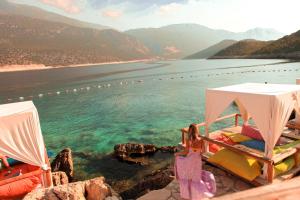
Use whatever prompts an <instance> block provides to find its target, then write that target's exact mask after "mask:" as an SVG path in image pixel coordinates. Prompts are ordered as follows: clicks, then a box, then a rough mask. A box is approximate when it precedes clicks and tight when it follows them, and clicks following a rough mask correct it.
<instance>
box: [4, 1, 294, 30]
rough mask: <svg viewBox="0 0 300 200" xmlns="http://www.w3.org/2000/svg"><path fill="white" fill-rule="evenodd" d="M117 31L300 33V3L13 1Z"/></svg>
mask: <svg viewBox="0 0 300 200" xmlns="http://www.w3.org/2000/svg"><path fill="white" fill-rule="evenodd" d="M10 1H14V2H16V3H23V4H29V5H33V6H37V7H40V8H43V9H46V10H49V11H52V12H56V13H59V14H62V15H66V16H69V17H72V18H76V19H80V20H82V21H88V22H92V23H97V24H101V25H106V26H110V27H113V28H115V29H118V30H121V31H123V30H128V29H134V28H146V27H161V26H165V25H169V24H179V23H196V24H201V25H204V26H207V27H210V28H214V29H225V30H229V31H234V32H243V31H246V30H248V29H252V28H256V27H261V28H272V29H276V30H278V31H280V32H282V33H285V34H289V33H292V32H295V31H297V30H299V29H300V20H299V19H300V11H299V8H300V0H10Z"/></svg>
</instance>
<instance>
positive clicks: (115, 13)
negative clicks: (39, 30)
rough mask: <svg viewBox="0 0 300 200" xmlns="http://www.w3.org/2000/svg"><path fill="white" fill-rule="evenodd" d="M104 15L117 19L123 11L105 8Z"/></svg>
mask: <svg viewBox="0 0 300 200" xmlns="http://www.w3.org/2000/svg"><path fill="white" fill-rule="evenodd" d="M102 16H103V17H107V18H112V19H117V18H119V17H121V16H122V12H121V11H118V10H104V11H102Z"/></svg>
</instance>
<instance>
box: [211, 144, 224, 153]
mask: <svg viewBox="0 0 300 200" xmlns="http://www.w3.org/2000/svg"><path fill="white" fill-rule="evenodd" d="M220 150H221V147H220V146H219V145H217V144H213V143H209V151H210V152H212V153H216V152H218V151H220Z"/></svg>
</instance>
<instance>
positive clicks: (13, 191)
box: [0, 177, 40, 199]
mask: <svg viewBox="0 0 300 200" xmlns="http://www.w3.org/2000/svg"><path fill="white" fill-rule="evenodd" d="M39 183H40V180H39V178H37V177H29V178H25V179H21V180H18V181H15V182H12V183H9V184H6V185H2V186H0V199H14V198H17V197H22V196H24V195H25V194H27V193H29V192H31V191H32V190H33V189H35V188H36V187H37V186H38V185H39Z"/></svg>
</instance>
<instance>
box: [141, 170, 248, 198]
mask: <svg viewBox="0 0 300 200" xmlns="http://www.w3.org/2000/svg"><path fill="white" fill-rule="evenodd" d="M203 169H204V170H207V171H210V172H212V173H213V174H214V176H215V179H216V184H217V193H216V195H215V196H221V195H225V194H230V193H234V192H238V191H243V190H247V189H250V188H252V187H253V186H252V185H250V184H249V183H246V182H245V181H243V180H241V179H239V178H237V177H235V176H233V175H231V174H229V173H227V172H225V171H223V170H221V169H218V168H216V167H213V166H211V165H203ZM138 200H181V198H180V193H179V184H178V182H177V181H176V180H173V181H172V182H171V183H170V184H169V185H168V186H166V187H165V188H163V189H160V190H153V191H151V192H149V193H147V194H145V195H144V196H142V197H140V198H138Z"/></svg>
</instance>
